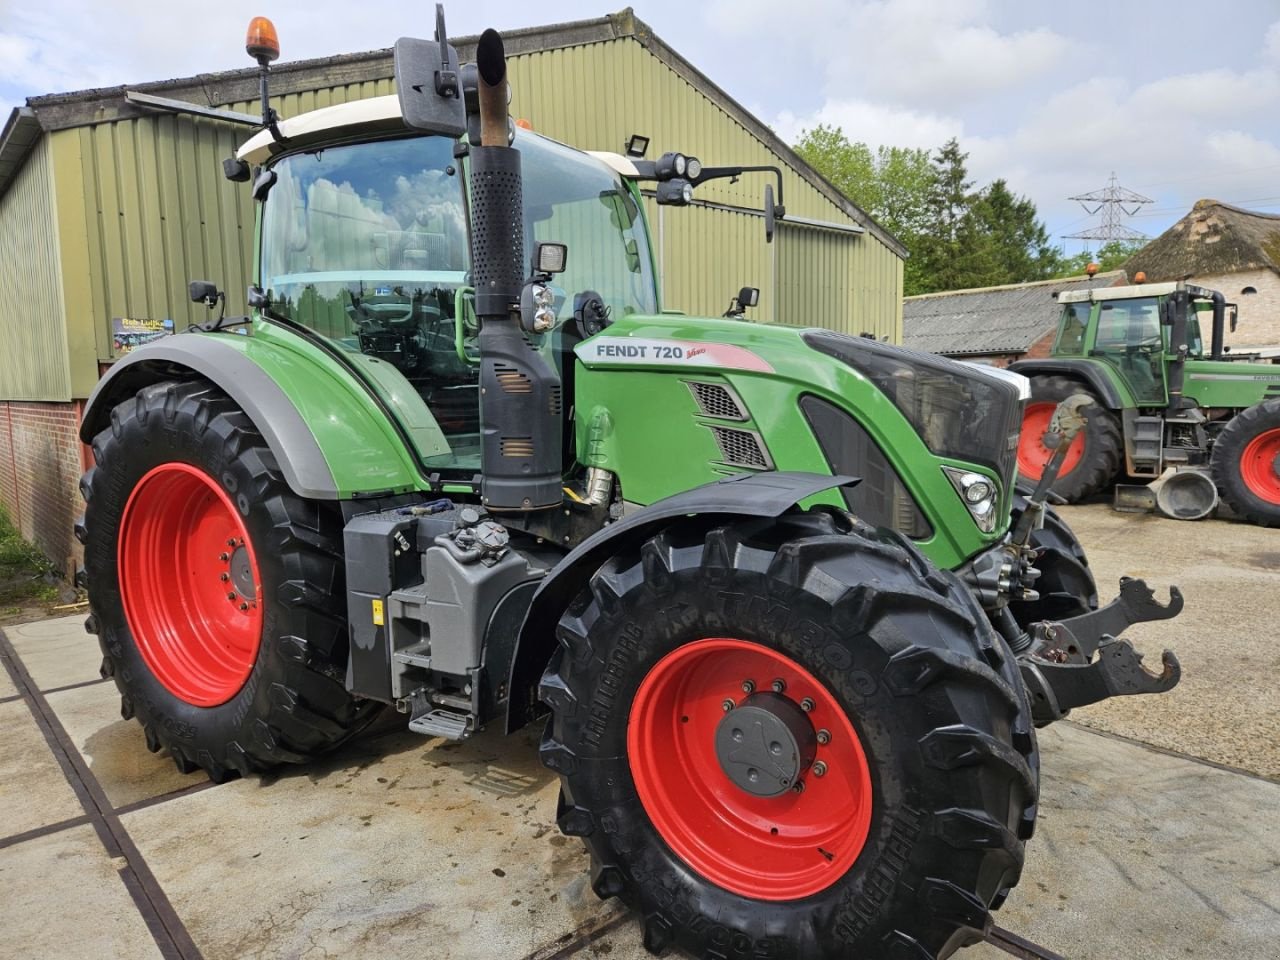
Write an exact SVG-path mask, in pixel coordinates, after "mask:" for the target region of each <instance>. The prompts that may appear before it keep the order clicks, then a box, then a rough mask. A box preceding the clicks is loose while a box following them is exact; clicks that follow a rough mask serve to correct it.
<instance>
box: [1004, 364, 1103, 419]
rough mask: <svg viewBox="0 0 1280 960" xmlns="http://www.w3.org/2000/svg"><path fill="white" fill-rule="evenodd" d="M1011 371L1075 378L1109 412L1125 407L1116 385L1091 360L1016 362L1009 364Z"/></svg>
mask: <svg viewBox="0 0 1280 960" xmlns="http://www.w3.org/2000/svg"><path fill="white" fill-rule="evenodd" d="M1009 369H1010V370H1012V371H1013V372H1014V373H1020V374H1022V375H1023V376H1024V377H1031V376H1035V375H1036V374H1037V373H1054V374H1061V375H1062V376H1065V377H1075V378H1076V379H1077V380H1083V381H1084V382H1085V383H1087V384H1088V385H1089V387H1090V388H1091V389H1092V390H1093V392H1094V393H1096V394H1097V395H1098V397H1099V399H1101V400H1102V403H1103V406H1105V407H1106V408H1107V409H1108V410H1119V409H1120V408H1121V407H1122V406H1124V402H1123V401H1122V400H1121V399H1120V394H1119V393H1118V392H1117V391H1116V388H1115V385H1114V384H1113V383H1112V382H1111V381H1110V379H1108V378H1107V375H1106V374H1105V373H1104V372H1103V371H1102V370H1100V369H1099V368H1098V365H1097V364H1096V363H1094V362H1093V361H1091V360H1016V361H1014V362H1013V363H1011V364H1009Z"/></svg>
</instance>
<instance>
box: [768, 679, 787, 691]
mask: <svg viewBox="0 0 1280 960" xmlns="http://www.w3.org/2000/svg"><path fill="white" fill-rule="evenodd" d="M770 686H771V687H772V688H773V692H774V693H781V692H782V691H783V690H785V689H787V684H786V682H785V681H783V680H775V681H773V683H771V684H770Z"/></svg>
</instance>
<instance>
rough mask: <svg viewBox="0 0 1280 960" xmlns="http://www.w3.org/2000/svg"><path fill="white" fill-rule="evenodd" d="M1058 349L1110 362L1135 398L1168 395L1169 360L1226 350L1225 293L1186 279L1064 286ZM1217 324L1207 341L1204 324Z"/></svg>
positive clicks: (1158, 402) (1159, 401) (1143, 403)
mask: <svg viewBox="0 0 1280 960" xmlns="http://www.w3.org/2000/svg"><path fill="white" fill-rule="evenodd" d="M1058 300H1059V302H1061V303H1062V305H1063V306H1062V315H1061V318H1060V319H1059V322H1058V333H1057V337H1056V339H1055V341H1054V347H1053V356H1055V357H1087V358H1091V359H1094V360H1097V361H1101V362H1102V363H1104V364H1106V366H1107V367H1108V368H1109V371H1110V374H1111V378H1112V379H1114V380H1115V381H1117V382H1118V384H1119V386H1120V387H1121V388H1122V390H1123V391H1124V392H1127V393H1128V397H1129V399H1131V400H1132V403H1133V405H1134V406H1138V407H1163V406H1165V405H1167V404H1168V403H1169V372H1170V364H1177V363H1181V362H1183V361H1186V360H1201V359H1207V358H1208V357H1209V355H1210V352H1211V351H1212V350H1214V349H1216V350H1217V353H1218V357H1220V356H1221V353H1222V341H1223V327H1224V323H1225V308H1226V306H1227V305H1226V304H1225V303H1223V300H1222V295H1221V294H1217V293H1214V291H1212V290H1206V289H1204V288H1201V287H1194V286H1189V285H1186V284H1176V283H1161V284H1149V285H1144V284H1139V285H1134V286H1127V287H1115V288H1109V289H1107V288H1104V289H1101V290H1080V291H1070V292H1067V293H1063V294H1061V295H1060V296H1059V297H1058ZM1204 325H1208V326H1209V327H1210V329H1211V330H1212V331H1213V339H1212V341H1211V345H1206V343H1205V339H1204V333H1203V328H1204Z"/></svg>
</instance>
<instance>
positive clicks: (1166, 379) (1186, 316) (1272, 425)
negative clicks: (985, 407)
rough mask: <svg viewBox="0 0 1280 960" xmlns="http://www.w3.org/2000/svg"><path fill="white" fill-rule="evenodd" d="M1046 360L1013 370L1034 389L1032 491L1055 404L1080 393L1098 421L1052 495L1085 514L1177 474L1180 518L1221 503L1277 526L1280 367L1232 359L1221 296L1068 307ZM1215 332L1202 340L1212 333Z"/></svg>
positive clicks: (1145, 291) (1154, 292) (1025, 448)
mask: <svg viewBox="0 0 1280 960" xmlns="http://www.w3.org/2000/svg"><path fill="white" fill-rule="evenodd" d="M1058 300H1059V301H1060V302H1061V303H1062V317H1061V320H1060V321H1059V324H1058V333H1057V337H1056V339H1055V340H1054V344H1053V351H1052V353H1051V355H1050V357H1049V358H1048V359H1044V360H1019V361H1017V362H1016V363H1012V364H1010V365H1009V369H1011V370H1016V371H1018V372H1019V373H1022V374H1025V375H1026V376H1028V377H1030V378H1031V401H1030V403H1028V404H1027V408H1026V412H1025V414H1024V415H1023V422H1022V437H1021V440H1020V442H1019V447H1018V472H1019V474H1020V475H1021V476H1022V478H1023V479H1024V480H1025V481H1027V482H1031V483H1034V482H1035V481H1037V480H1039V479H1040V476H1041V474H1042V471H1043V467H1044V464H1045V462H1046V461H1047V460H1048V457H1049V455H1050V453H1051V450H1050V448H1049V447H1047V446H1046V445H1045V443H1044V439H1043V438H1044V434H1045V430H1046V428H1047V426H1048V423H1049V418H1050V417H1051V416H1052V415H1053V412H1054V409H1055V408H1056V407H1057V404H1058V403H1059V402H1060V401H1062V400H1063V399H1065V398H1066V397H1068V396H1071V395H1072V394H1075V393H1081V392H1083V393H1085V394H1087V395H1088V396H1090V397H1092V398H1093V400H1094V404H1095V409H1094V412H1093V413H1092V415H1091V416H1090V417H1089V425H1088V427H1087V428H1086V429H1085V430H1084V431H1083V432H1082V433H1081V434H1080V436H1078V437H1077V438H1076V440H1075V442H1074V443H1073V445H1072V447H1071V449H1070V450H1069V451H1068V453H1067V455H1066V460H1065V461H1064V462H1063V464H1062V470H1061V473H1060V474H1059V476H1058V479H1057V481H1056V482H1055V483H1054V484H1053V487H1052V490H1053V492H1054V493H1056V494H1058V495H1059V496H1061V497H1063V498H1065V499H1066V500H1067V501H1069V502H1073V503H1074V502H1076V501H1078V500H1081V499H1083V498H1085V497H1087V496H1089V495H1090V494H1093V493H1096V492H1098V491H1099V490H1101V489H1103V488H1104V487H1106V486H1109V485H1110V484H1111V483H1113V482H1114V481H1115V480H1116V479H1117V478H1119V477H1123V476H1124V475H1128V476H1130V477H1137V478H1150V479H1154V478H1157V477H1160V476H1162V475H1164V474H1165V472H1166V471H1167V470H1169V469H1170V468H1175V469H1176V470H1177V471H1178V472H1177V473H1176V474H1175V475H1174V477H1173V478H1172V479H1171V480H1170V481H1169V482H1173V483H1176V484H1177V488H1178V492H1177V495H1176V496H1174V497H1172V498H1171V499H1170V501H1169V502H1170V503H1171V504H1173V505H1174V509H1173V513H1174V515H1175V516H1177V515H1180V514H1181V515H1184V516H1186V517H1197V518H1198V517H1201V516H1205V515H1206V514H1208V513H1210V512H1211V511H1212V509H1213V507H1214V506H1215V505H1216V503H1217V498H1218V495H1219V494H1220V495H1221V497H1222V499H1223V500H1225V501H1226V502H1227V504H1228V505H1229V506H1230V507H1231V509H1232V510H1234V511H1235V512H1236V513H1237V514H1238V515H1240V516H1241V517H1243V518H1245V519H1247V520H1249V521H1251V522H1253V523H1258V524H1262V525H1263V526H1274V525H1280V366H1277V365H1275V364H1271V363H1262V362H1250V360H1249V358H1248V357H1233V356H1232V355H1230V354H1229V353H1228V352H1227V348H1226V347H1225V346H1224V345H1223V340H1224V331H1225V327H1226V324H1227V313H1228V310H1230V312H1231V325H1232V329H1235V309H1234V307H1232V306H1230V305H1229V304H1227V303H1226V302H1225V299H1224V297H1223V295H1222V294H1221V293H1218V292H1216V291H1213V290H1206V289H1204V288H1203V287H1197V286H1194V285H1191V284H1187V283H1156V284H1146V285H1143V284H1137V285H1133V286H1126V287H1103V288H1099V289H1096V290H1079V291H1070V292H1067V293H1063V294H1061V295H1059V297H1058ZM1206 329H1207V330H1208V331H1210V333H1209V340H1208V342H1206V340H1205V334H1204V331H1205V330H1206Z"/></svg>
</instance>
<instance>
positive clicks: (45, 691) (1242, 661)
mask: <svg viewBox="0 0 1280 960" xmlns="http://www.w3.org/2000/svg"><path fill="white" fill-rule="evenodd" d="M1064 513H1066V515H1067V517H1068V519H1069V521H1070V522H1071V523H1072V524H1074V525H1075V526H1076V528H1077V529H1078V530H1079V531H1080V533H1081V535H1082V537H1083V539H1084V540H1085V542H1086V544H1087V545H1088V546H1089V548H1090V555H1091V558H1092V561H1093V564H1094V566H1095V568H1096V569H1097V570H1098V572H1099V578H1100V580H1101V581H1102V593H1103V596H1104V599H1106V598H1109V597H1110V596H1111V595H1112V594H1113V593H1114V589H1115V587H1114V583H1115V578H1116V577H1118V576H1119V574H1120V573H1122V572H1129V573H1135V574H1138V575H1144V576H1149V577H1151V578H1152V579H1153V580H1159V581H1162V582H1163V581H1167V580H1169V579H1173V580H1174V581H1176V582H1179V583H1180V584H1181V585H1182V587H1183V590H1184V593H1186V595H1187V611H1186V612H1185V613H1184V614H1183V616H1182V617H1181V618H1179V619H1178V620H1175V621H1172V622H1170V623H1167V624H1159V625H1155V628H1154V629H1151V628H1148V629H1147V630H1145V631H1142V632H1141V633H1140V634H1139V635H1140V637H1141V639H1142V642H1143V644H1144V645H1146V644H1150V645H1151V649H1152V650H1154V651H1155V653H1154V655H1158V647H1159V646H1161V645H1164V644H1168V645H1170V646H1173V647H1174V648H1175V649H1177V651H1178V653H1179V655H1180V656H1181V658H1182V662H1183V664H1184V667H1185V670H1186V678H1185V679H1184V681H1183V684H1182V686H1180V687H1179V688H1178V689H1177V690H1175V691H1174V692H1173V693H1171V694H1169V695H1167V696H1165V697H1164V698H1147V700H1146V701H1145V702H1144V701H1143V700H1142V699H1140V698H1132V699H1128V700H1119V701H1113V702H1112V703H1110V704H1106V705H1102V706H1100V707H1094V708H1090V709H1089V710H1083V711H1078V716H1077V717H1075V718H1073V721H1069V722H1064V723H1060V724H1057V725H1055V726H1054V727H1052V728H1050V729H1048V730H1045V731H1042V733H1041V746H1042V751H1043V789H1042V803H1041V818H1040V824H1039V827H1038V830H1037V834H1036V837H1035V839H1034V840H1033V841H1032V842H1031V843H1030V844H1029V846H1028V862H1027V868H1026V871H1025V872H1024V874H1023V879H1022V883H1021V884H1020V886H1019V887H1018V888H1017V890H1015V891H1014V893H1013V896H1012V897H1011V898H1010V900H1009V902H1008V904H1007V905H1006V906H1005V907H1004V908H1003V909H1002V910H1001V911H1000V913H999V914H998V915H997V921H998V922H999V923H1000V924H1001V925H1002V926H1004V927H1006V928H1009V929H1011V930H1013V931H1015V932H1016V933H1018V934H1021V935H1022V936H1024V937H1027V938H1030V939H1032V940H1035V941H1037V942H1039V943H1042V944H1043V945H1045V946H1046V947H1048V948H1050V949H1053V950H1056V951H1057V952H1059V953H1061V954H1063V955H1065V956H1067V957H1070V958H1072V960H1115V958H1121V957H1134V958H1138V957H1141V958H1143V960H1161V958H1168V960H1173V958H1178V960H1196V958H1203V960H1210V958H1212V960H1218V958H1225V957H1231V958H1233V960H1253V958H1257V960H1264V958H1275V957H1277V956H1278V955H1280V954H1278V952H1277V946H1276V945H1277V943H1280V782H1276V781H1277V780H1280V766H1278V765H1277V762H1276V757H1277V753H1276V751H1277V749H1278V747H1277V744H1278V743H1280V736H1277V727H1276V722H1277V721H1276V718H1277V716H1278V715H1280V703H1278V702H1277V690H1280V681H1277V680H1276V679H1275V678H1276V676H1277V667H1278V666H1280V663H1277V653H1276V651H1275V648H1274V647H1273V646H1272V642H1271V636H1272V627H1273V624H1274V622H1275V620H1276V617H1277V613H1280V590H1277V588H1278V587H1280V583H1277V580H1280V573H1277V568H1278V567H1280V563H1277V560H1280V531H1261V530H1256V529H1254V528H1250V527H1244V526H1242V525H1237V524H1225V523H1216V522H1212V521H1209V522H1204V523H1201V524H1195V525H1190V524H1180V523H1177V522H1175V521H1170V520H1163V521H1160V520H1154V519H1151V520H1147V519H1144V518H1140V517H1132V516H1122V515H1116V514H1113V513H1111V512H1110V510H1108V509H1106V508H1105V507H1099V506H1087V507H1076V508H1068V509H1067V510H1065V511H1064ZM82 620H83V617H74V618H64V619H59V620H46V621H41V622H34V623H26V624H21V625H16V626H10V627H7V628H6V629H5V637H4V639H3V640H0V659H3V660H4V666H5V667H6V669H5V670H0V890H2V891H3V894H2V895H0V957H15V958H17V957H22V958H26V957H31V958H60V957H85V958H94V960H97V958H107V957H120V958H129V960H133V958H149V957H184V958H194V957H200V956H203V957H208V958H211V960H212V958H242V957H262V958H267V957H270V958H276V957H286V958H287V957H297V958H310V957H328V956H338V955H342V956H350V957H380V958H381V957H386V958H397V957H421V956H431V957H459V958H462V957H486V958H487V957H512V958H525V960H533V958H537V960H552V958H562V957H570V956H576V957H606V956H607V957H608V958H609V960H624V958H625V960H630V958H636V960H638V958H640V957H643V956H646V954H644V952H643V950H642V949H641V947H640V945H639V941H640V936H639V931H638V927H637V925H636V923H635V922H634V921H633V920H631V919H630V918H629V917H628V916H627V915H626V914H625V913H622V912H621V911H619V910H618V909H617V908H616V907H615V906H613V905H610V904H602V903H600V902H599V901H598V900H596V898H595V897H594V895H592V894H591V892H590V890H589V888H588V886H587V880H586V869H587V863H586V857H585V856H584V854H583V852H582V850H581V846H580V844H579V843H578V842H577V841H575V840H568V839H566V838H564V837H561V836H560V835H559V833H558V832H557V831H556V829H555V827H554V824H553V823H552V820H553V817H554V811H555V795H556V784H555V781H554V778H553V777H552V776H551V775H550V774H549V772H548V771H546V770H544V769H542V768H541V767H540V766H539V764H538V762H537V759H536V756H535V735H534V734H533V733H532V732H526V733H524V734H520V735H517V736H515V737H513V738H503V737H501V736H498V735H497V734H496V733H486V734H482V735H480V736H479V737H477V738H475V739H473V740H471V741H468V742H467V743H464V744H448V743H445V742H443V741H435V740H432V741H429V740H423V739H422V738H420V737H416V736H413V735H411V734H408V733H406V732H403V731H402V730H401V729H400V728H399V727H398V726H396V725H384V726H383V727H381V728H379V729H375V730H373V731H371V732H370V734H369V735H366V736H365V737H364V738H362V739H361V740H359V741H357V742H355V743H352V744H350V745H348V746H347V747H346V748H345V749H343V750H342V751H341V752H339V753H338V754H335V755H334V756H332V757H329V758H327V759H326V760H324V761H323V762H321V763H317V764H313V765H312V766H310V767H308V768H305V769H299V770H289V771H286V772H285V773H283V774H282V775H280V776H278V777H274V778H266V779H255V780H248V781H233V782H231V783H227V784H223V785H221V786H216V787H215V786H213V785H211V784H209V783H208V781H207V780H206V779H205V778H204V777H203V776H202V775H187V776H183V775H180V774H178V773H177V772H176V771H175V769H174V767H173V765H172V763H171V762H170V761H169V760H168V759H167V758H166V757H164V756H163V755H161V756H157V755H153V754H150V753H148V752H147V751H146V749H145V747H144V745H143V741H142V733H141V729H140V728H139V727H138V725H137V724H136V723H135V722H133V721H129V722H125V721H122V720H121V719H120V717H119V707H118V699H117V697H116V694H115V688H114V685H113V684H111V683H109V682H103V681H101V680H99V679H98V673H97V668H98V660H99V657H98V652H97V647H96V642H95V641H94V639H93V638H92V637H90V636H88V635H87V634H85V633H84V632H83V629H82V627H81V623H82ZM1135 632H1136V631H1135ZM1136 633H1137V632H1136ZM1077 719H1078V721H1079V722H1074V720H1077ZM1085 724H1088V725H1089V726H1085ZM1090 727H1097V728H1099V729H1104V730H1107V731H1110V733H1108V734H1105V735H1104V734H1102V733H1099V732H1095V730H1093V729H1090ZM1116 734H1123V735H1124V736H1125V737H1130V738H1141V739H1145V740H1149V741H1150V742H1153V743H1155V744H1157V745H1158V746H1159V747H1161V748H1163V749H1162V750H1155V749H1151V748H1150V747H1147V746H1145V745H1143V744H1140V743H1137V742H1134V740H1132V739H1121V738H1120V737H1119V736H1117V735H1116ZM1173 751H1180V752H1181V753H1183V754H1190V756H1188V755H1176V754H1175V753H1174V752H1173ZM1197 758H1205V759H1208V760H1211V761H1214V762H1215V763H1216V764H1227V765H1230V766H1234V767H1238V768H1242V769H1247V770H1252V771H1257V772H1258V773H1262V774H1265V775H1267V776H1268V777H1270V778H1272V779H1266V778H1265V777H1262V776H1256V775H1252V774H1250V773H1244V772H1238V771H1234V770H1228V769H1224V768H1223V767H1221V766H1215V765H1211V764H1208V763H1204V762H1201V760H1199V759H1197ZM962 956H963V957H964V958H966V960H968V958H973V960H995V958H998V957H1002V956H1007V955H1006V954H1004V953H1001V952H999V951H997V950H996V949H995V948H994V947H991V946H988V945H982V946H979V947H975V948H973V949H971V950H968V951H965V952H964V953H963V954H962Z"/></svg>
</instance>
